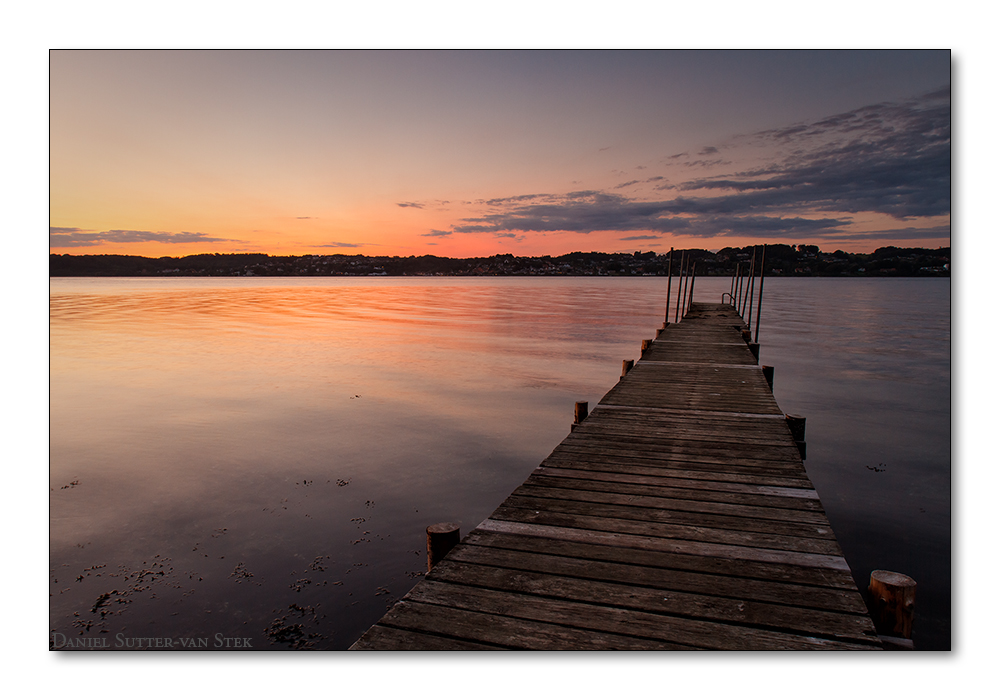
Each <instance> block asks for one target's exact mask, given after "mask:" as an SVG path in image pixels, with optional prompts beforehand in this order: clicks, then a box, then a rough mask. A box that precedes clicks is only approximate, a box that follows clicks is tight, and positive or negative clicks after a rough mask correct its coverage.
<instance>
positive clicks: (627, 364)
mask: <svg viewBox="0 0 1000 700" xmlns="http://www.w3.org/2000/svg"><path fill="white" fill-rule="evenodd" d="M634 366H635V360H622V376H623V377H624V376H625V375H626V374H628V373H629V372H630V371H631V370H632V368H633V367H634Z"/></svg>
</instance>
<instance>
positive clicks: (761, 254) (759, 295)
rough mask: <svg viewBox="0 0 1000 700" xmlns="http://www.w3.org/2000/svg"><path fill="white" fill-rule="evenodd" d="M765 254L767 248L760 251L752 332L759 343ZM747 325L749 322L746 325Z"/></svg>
mask: <svg viewBox="0 0 1000 700" xmlns="http://www.w3.org/2000/svg"><path fill="white" fill-rule="evenodd" d="M766 253H767V246H766V245H765V246H763V247H762V248H761V251H760V290H759V291H758V292H757V327H756V329H755V330H754V334H753V340H754V342H755V343H758V342H760V305H761V302H762V301H763V300H764V255H765V254H766ZM747 325H749V322H748V323H747Z"/></svg>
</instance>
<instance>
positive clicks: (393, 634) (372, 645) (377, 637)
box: [350, 624, 507, 651]
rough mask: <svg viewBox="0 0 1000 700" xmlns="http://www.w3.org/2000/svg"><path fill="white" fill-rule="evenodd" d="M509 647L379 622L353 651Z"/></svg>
mask: <svg viewBox="0 0 1000 700" xmlns="http://www.w3.org/2000/svg"><path fill="white" fill-rule="evenodd" d="M506 648H507V647H502V646H497V645H495V644H481V643H478V642H470V641H468V640H465V639H453V638H451V637H441V636H438V635H436V634H424V633H422V632H414V631H413V630H404V629H399V628H397V627H387V626H386V625H383V624H377V625H374V626H372V627H371V628H369V630H368V631H367V632H365V633H364V634H363V635H362V636H361V639H359V640H358V641H356V642H355V643H354V644H353V645H351V648H350V649H351V651H378V650H385V649H395V650H399V651H502V650H504V649H506Z"/></svg>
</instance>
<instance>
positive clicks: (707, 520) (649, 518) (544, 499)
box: [503, 487, 835, 540]
mask: <svg viewBox="0 0 1000 700" xmlns="http://www.w3.org/2000/svg"><path fill="white" fill-rule="evenodd" d="M522 488H523V487H522ZM539 493H540V494H543V495H541V496H536V495H535V494H539ZM560 496H562V498H560ZM616 501H617V502H616ZM624 501H625V499H624V498H622V497H621V496H616V495H615V494H607V495H606V494H602V493H599V492H573V491H569V492H561V493H551V492H548V491H546V490H544V489H542V490H538V491H528V490H521V489H518V490H517V491H516V492H514V493H513V494H511V495H510V496H508V497H507V500H505V501H504V502H503V505H504V506H507V507H510V508H524V509H526V510H540V509H545V510H552V511H555V512H558V513H576V514H577V515H596V516H603V517H609V518H611V517H620V518H625V519H628V520H639V521H644V522H661V523H671V524H674V525H686V526H691V527H707V528H712V529H716V530H732V531H734V532H740V533H744V534H748V533H760V534H765V535H785V536H788V537H801V538H813V539H824V540H833V539H835V538H834V535H833V530H832V529H831V528H830V527H829V526H827V525H826V523H824V522H818V523H803V522H801V521H798V520H790V519H789V520H774V519H771V520H765V519H763V518H754V517H750V516H748V515H715V514H710V513H704V512H698V511H688V510H681V509H680V508H675V509H668V508H657V507H648V508H646V507H640V506H638V505H637V504H634V503H627V502H624Z"/></svg>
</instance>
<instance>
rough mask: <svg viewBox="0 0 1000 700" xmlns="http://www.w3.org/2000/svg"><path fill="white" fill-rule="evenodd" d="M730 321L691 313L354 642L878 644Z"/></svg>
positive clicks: (713, 310)
mask: <svg viewBox="0 0 1000 700" xmlns="http://www.w3.org/2000/svg"><path fill="white" fill-rule="evenodd" d="M737 325H742V320H741V319H740V317H739V316H738V314H736V312H735V311H734V310H733V309H732V307H730V306H728V305H716V304H695V305H693V306H692V309H691V311H690V312H689V314H688V315H687V316H686V317H685V319H684V321H683V322H681V323H679V324H672V325H670V326H669V327H668V328H667V329H666V330H665V331H664V332H663V333H662V335H661V336H660V337H659V338H658V339H657V340H656V341H655V342H654V343H653V345H652V347H651V348H650V349H649V350H647V351H646V353H645V354H644V355H643V357H642V359H641V360H640V361H638V362H637V363H636V365H635V367H634V369H632V371H631V372H629V373H628V375H627V376H626V377H624V378H623V379H622V380H621V381H620V382H619V383H618V384H617V386H615V387H614V388H613V389H612V390H611V391H609V392H608V394H607V395H606V396H605V397H604V398H603V399H602V400H601V402H600V403H599V404H598V406H597V407H595V409H594V410H593V412H591V414H590V416H589V417H588V418H587V419H586V420H585V421H583V422H582V423H581V424H580V425H578V426H576V429H575V430H574V431H572V432H571V433H570V435H569V436H568V437H567V438H566V439H565V440H564V441H563V442H562V444H560V445H559V446H558V447H556V449H555V450H554V451H553V452H552V454H551V455H549V457H548V458H546V459H545V461H543V462H542V464H541V466H539V467H538V468H537V469H536V470H535V471H534V473H533V474H532V475H531V476H529V477H528V479H527V480H526V481H525V482H524V484H523V485H522V486H520V487H519V488H518V489H516V490H515V491H514V492H513V493H512V494H511V495H510V497H509V498H508V499H507V500H506V501H504V502H503V504H501V505H500V507H499V508H497V509H496V511H494V513H493V514H492V515H491V516H490V517H489V518H488V519H487V520H486V521H484V522H483V523H482V524H480V525H479V526H478V527H477V528H475V529H474V530H473V531H472V532H470V533H469V534H468V535H467V536H466V537H465V538H464V539H463V540H462V543H461V544H459V545H458V546H456V547H455V548H454V549H453V550H452V551H451V553H450V554H449V555H448V556H447V557H446V558H445V559H444V560H443V561H442V562H440V563H439V564H438V565H437V566H435V567H434V569H433V571H431V572H430V573H429V574H428V575H427V576H426V578H425V579H424V580H423V581H421V582H420V583H418V584H417V585H416V586H415V587H414V588H413V590H411V591H410V593H408V594H407V595H406V596H405V597H404V598H403V599H402V600H401V601H400V602H399V603H397V604H396V605H395V606H394V607H393V608H392V609H391V610H390V611H389V612H388V613H386V615H385V616H384V617H383V618H382V619H381V620H379V622H378V623H377V624H375V625H374V626H373V627H371V629H369V630H368V631H367V632H366V633H365V634H364V635H363V636H362V637H361V639H359V640H358V641H357V642H356V643H355V644H354V645H353V646H352V647H351V648H352V649H878V648H881V644H880V642H879V640H878V637H877V636H876V633H875V628H874V626H873V624H872V621H871V619H870V618H869V616H868V612H867V610H866V608H865V604H864V602H863V600H862V598H861V595H860V594H859V593H858V591H857V589H856V587H855V584H854V580H853V579H852V577H851V572H850V569H849V567H848V565H847V562H846V561H845V560H844V557H843V555H842V553H841V550H840V547H839V545H838V544H837V540H836V538H835V537H834V533H833V531H832V529H831V527H830V524H829V522H828V521H827V519H826V516H825V514H824V512H823V506H822V504H821V503H820V500H819V497H818V496H817V494H816V491H815V490H814V489H813V486H812V484H811V483H810V481H809V479H808V477H807V476H806V472H805V469H804V467H803V465H802V460H801V458H800V456H799V451H798V449H797V447H796V446H795V443H794V441H793V440H792V437H791V434H790V432H789V429H788V427H787V425H786V423H785V420H784V417H783V413H782V411H781V410H780V409H779V408H778V405H777V403H776V402H775V400H774V397H773V396H772V394H771V391H770V389H769V388H768V385H767V382H766V381H765V379H764V375H763V373H762V371H761V368H760V366H759V365H758V364H757V362H756V360H755V359H754V356H753V355H752V354H751V352H750V350H749V349H748V347H747V344H746V343H745V342H744V341H743V339H742V338H741V335H740V332H739V330H737V329H736V328H735V327H734V326H737ZM779 376H780V375H779Z"/></svg>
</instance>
